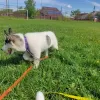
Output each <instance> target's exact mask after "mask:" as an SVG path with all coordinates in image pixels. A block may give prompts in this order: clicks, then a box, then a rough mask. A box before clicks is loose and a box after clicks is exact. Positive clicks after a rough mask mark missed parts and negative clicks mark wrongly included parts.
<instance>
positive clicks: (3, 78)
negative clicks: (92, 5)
mask: <svg viewBox="0 0 100 100" xmlns="http://www.w3.org/2000/svg"><path fill="white" fill-rule="evenodd" d="M9 27H11V28H12V29H13V30H14V32H15V33H17V32H21V33H23V34H25V33H26V32H36V31H38V32H40V31H53V32H55V34H56V36H57V38H58V43H59V51H55V50H50V52H49V58H48V59H46V60H44V61H41V62H40V66H39V68H38V69H34V68H33V69H32V70H31V71H30V72H29V73H28V75H27V76H26V77H25V78H24V79H23V80H22V81H21V83H20V84H18V85H17V86H16V87H15V88H14V89H13V90H12V92H11V93H10V94H9V95H8V96H7V97H6V98H5V99H4V100H35V95H36V92H37V91H43V92H44V93H45V92H63V93H68V94H71V95H76V96H82V97H88V98H92V99H93V100H100V23H94V22H87V21H50V20H28V21H27V20H24V19H3V18H1V19H0V48H1V47H2V46H3V44H4V33H3V31H4V29H7V28H9ZM37 42H38V40H37ZM22 54H23V53H22V52H16V53H14V54H13V55H7V54H6V53H4V52H3V51H0V94H2V93H3V91H4V90H6V89H7V88H8V87H9V86H10V85H11V84H12V83H13V82H14V81H15V80H16V79H17V78H19V77H20V76H21V74H22V73H23V72H24V71H25V70H26V69H27V68H28V67H29V66H30V63H29V62H26V61H24V60H23V58H22ZM45 96H46V100H71V99H68V98H63V97H61V96H57V95H45Z"/></svg>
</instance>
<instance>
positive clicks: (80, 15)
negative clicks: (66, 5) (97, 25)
mask: <svg viewBox="0 0 100 100" xmlns="http://www.w3.org/2000/svg"><path fill="white" fill-rule="evenodd" d="M87 18H88V13H81V14H78V15H76V16H75V19H76V20H87Z"/></svg>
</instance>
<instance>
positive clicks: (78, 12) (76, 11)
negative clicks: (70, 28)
mask: <svg viewBox="0 0 100 100" xmlns="http://www.w3.org/2000/svg"><path fill="white" fill-rule="evenodd" d="M80 13H81V11H80V10H79V9H77V10H73V11H71V14H70V15H71V16H73V17H75V16H77V15H78V14H80Z"/></svg>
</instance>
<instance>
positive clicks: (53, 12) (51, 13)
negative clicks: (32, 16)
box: [40, 7, 62, 19]
mask: <svg viewBox="0 0 100 100" xmlns="http://www.w3.org/2000/svg"><path fill="white" fill-rule="evenodd" d="M59 17H62V13H61V11H59V10H58V9H57V8H54V7H42V9H41V10H40V18H42V19H58V18H59Z"/></svg>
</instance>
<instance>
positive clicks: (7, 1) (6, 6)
mask: <svg viewBox="0 0 100 100" xmlns="http://www.w3.org/2000/svg"><path fill="white" fill-rule="evenodd" d="M6 11H7V16H8V0H6Z"/></svg>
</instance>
